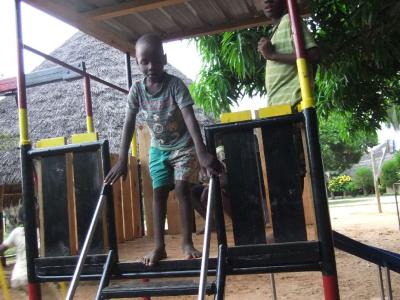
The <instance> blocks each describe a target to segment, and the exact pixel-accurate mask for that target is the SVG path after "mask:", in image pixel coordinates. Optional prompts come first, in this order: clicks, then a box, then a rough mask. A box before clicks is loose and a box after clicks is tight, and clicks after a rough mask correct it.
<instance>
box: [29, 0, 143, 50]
mask: <svg viewBox="0 0 400 300" xmlns="http://www.w3.org/2000/svg"><path fill="white" fill-rule="evenodd" d="M25 2H26V3H28V4H29V5H31V6H33V7H36V8H38V9H40V10H42V11H44V12H46V13H48V14H50V15H52V16H55V17H56V18H58V19H59V20H61V21H64V22H66V23H68V24H70V25H72V26H74V27H75V28H77V29H79V30H81V31H83V32H85V33H87V34H90V35H91V36H93V37H95V38H97V39H99V40H101V41H103V42H105V43H107V44H109V45H111V46H112V47H114V48H117V49H119V50H121V51H122V52H125V53H132V54H134V53H135V51H134V46H133V44H132V42H131V40H130V38H125V37H124V36H123V35H121V34H120V33H119V32H117V31H115V30H113V29H112V28H111V27H107V26H106V25H105V24H99V23H98V22H95V21H93V20H91V19H90V18H88V17H86V16H84V15H82V14H80V13H78V12H77V11H76V10H75V8H74V7H73V6H72V5H71V4H69V3H67V2H65V1H57V2H56V1H53V0H25Z"/></svg>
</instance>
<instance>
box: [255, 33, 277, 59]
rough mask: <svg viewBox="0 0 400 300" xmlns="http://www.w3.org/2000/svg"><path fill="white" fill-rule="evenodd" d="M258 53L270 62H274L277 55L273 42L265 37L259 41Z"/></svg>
mask: <svg viewBox="0 0 400 300" xmlns="http://www.w3.org/2000/svg"><path fill="white" fill-rule="evenodd" d="M257 51H258V52H259V53H260V54H261V55H262V56H263V57H264V58H265V59H268V60H272V59H273V56H274V54H275V48H274V46H273V45H272V43H271V41H270V40H269V39H267V38H265V37H263V38H261V39H260V40H259V41H258V47H257Z"/></svg>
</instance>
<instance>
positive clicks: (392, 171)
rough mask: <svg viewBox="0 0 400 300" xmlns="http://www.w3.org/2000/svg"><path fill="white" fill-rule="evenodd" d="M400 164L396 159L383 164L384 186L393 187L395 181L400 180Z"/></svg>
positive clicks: (381, 179)
mask: <svg viewBox="0 0 400 300" xmlns="http://www.w3.org/2000/svg"><path fill="white" fill-rule="evenodd" d="M399 171H400V165H399V163H398V161H397V160H396V159H391V160H388V161H387V162H385V163H384V164H383V166H382V174H381V177H380V182H381V185H382V186H384V187H390V188H391V187H392V186H393V183H395V182H397V181H399V180H400V176H399Z"/></svg>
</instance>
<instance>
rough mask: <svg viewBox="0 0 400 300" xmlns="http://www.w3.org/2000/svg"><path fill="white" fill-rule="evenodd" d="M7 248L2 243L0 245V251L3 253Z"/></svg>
mask: <svg viewBox="0 0 400 300" xmlns="http://www.w3.org/2000/svg"><path fill="white" fill-rule="evenodd" d="M7 249H8V247H7V246H6V245H4V244H1V245H0V253H4V251H6V250H7Z"/></svg>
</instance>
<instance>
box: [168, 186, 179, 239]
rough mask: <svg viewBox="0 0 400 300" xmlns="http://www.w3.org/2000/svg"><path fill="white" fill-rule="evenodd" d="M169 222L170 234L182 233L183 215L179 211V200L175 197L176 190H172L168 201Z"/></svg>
mask: <svg viewBox="0 0 400 300" xmlns="http://www.w3.org/2000/svg"><path fill="white" fill-rule="evenodd" d="M167 224H168V230H167V233H168V234H180V233H181V228H182V225H181V217H180V213H179V202H178V199H177V198H176V197H175V192H174V191H171V192H170V193H169V196H168V202H167Z"/></svg>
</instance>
